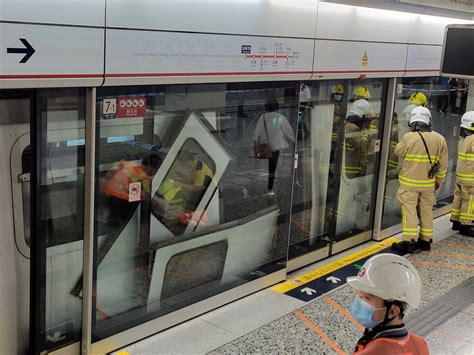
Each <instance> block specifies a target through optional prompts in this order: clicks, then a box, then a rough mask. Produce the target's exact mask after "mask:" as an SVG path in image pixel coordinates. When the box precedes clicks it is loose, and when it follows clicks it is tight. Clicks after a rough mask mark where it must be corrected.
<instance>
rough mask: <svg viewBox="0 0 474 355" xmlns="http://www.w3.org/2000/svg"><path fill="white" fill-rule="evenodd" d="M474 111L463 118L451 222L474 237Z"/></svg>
mask: <svg viewBox="0 0 474 355" xmlns="http://www.w3.org/2000/svg"><path fill="white" fill-rule="evenodd" d="M473 133H474V111H469V112H466V113H465V114H464V115H463V116H462V118H461V137H462V138H461V141H460V142H459V145H458V163H457V170H456V188H455V191H454V201H453V208H452V210H451V222H453V229H454V230H459V231H460V234H461V235H465V236H469V237H474V210H473V206H474V135H473Z"/></svg>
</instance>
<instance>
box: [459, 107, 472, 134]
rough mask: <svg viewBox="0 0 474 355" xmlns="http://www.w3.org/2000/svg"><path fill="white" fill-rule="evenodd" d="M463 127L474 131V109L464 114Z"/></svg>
mask: <svg viewBox="0 0 474 355" xmlns="http://www.w3.org/2000/svg"><path fill="white" fill-rule="evenodd" d="M461 127H463V128H466V129H468V130H470V131H474V111H468V112H466V113H465V114H464V115H462V118H461Z"/></svg>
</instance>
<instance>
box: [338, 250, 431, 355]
mask: <svg viewBox="0 0 474 355" xmlns="http://www.w3.org/2000/svg"><path fill="white" fill-rule="evenodd" d="M347 283H348V284H349V285H350V286H351V287H352V288H353V289H354V290H355V291H356V292H357V296H356V298H355V300H354V302H353V303H352V307H351V313H352V316H353V317H354V319H355V320H356V321H357V322H358V323H360V324H361V325H362V326H363V327H365V331H364V335H363V336H362V337H361V338H360V339H359V340H358V341H357V345H356V349H355V351H354V354H364V355H372V354H373V355H379V354H384V355H396V354H399V355H401V354H413V355H425V354H426V355H427V354H429V349H428V345H427V343H426V341H425V339H423V338H422V337H420V336H417V335H415V334H413V333H411V332H409V331H408V330H407V329H406V327H405V325H404V323H403V318H404V316H405V312H406V310H407V308H408V307H410V308H417V307H418V306H419V304H420V299H421V279H420V275H419V274H418V271H417V270H416V269H415V267H414V266H413V265H412V264H411V263H410V262H409V261H408V260H406V259H405V258H403V257H401V256H399V255H395V254H386V253H384V254H379V255H375V256H373V257H371V258H370V259H368V260H367V261H366V262H365V263H364V265H363V266H362V268H361V269H360V271H359V273H358V274H357V276H352V277H348V278H347Z"/></svg>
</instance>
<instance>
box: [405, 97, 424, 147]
mask: <svg viewBox="0 0 474 355" xmlns="http://www.w3.org/2000/svg"><path fill="white" fill-rule="evenodd" d="M425 105H426V95H425V94H423V93H422V92H421V91H417V92H414V93H413V94H411V95H410V97H409V98H408V106H407V107H405V108H404V110H403V111H402V114H401V117H400V135H399V139H402V137H403V136H404V135H405V134H406V133H408V132H410V128H409V125H408V124H409V122H410V114H411V112H412V111H413V110H414V109H415V108H417V107H420V106H423V107H425Z"/></svg>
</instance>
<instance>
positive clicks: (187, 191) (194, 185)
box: [152, 150, 214, 219]
mask: <svg viewBox="0 0 474 355" xmlns="http://www.w3.org/2000/svg"><path fill="white" fill-rule="evenodd" d="M177 161H178V162H179V163H180V164H181V165H182V166H184V167H186V168H187V169H189V173H190V174H189V176H188V177H187V178H185V179H178V178H177V177H175V176H172V177H167V178H166V179H165V180H164V181H163V182H162V183H161V184H160V186H159V187H158V191H157V194H156V195H155V196H154V197H153V200H152V212H153V214H154V215H155V216H163V215H165V214H166V213H167V212H168V211H170V210H172V211H174V212H175V213H172V218H173V219H174V218H175V217H176V213H178V212H181V211H183V210H184V209H185V208H187V209H191V210H194V208H196V207H197V203H198V202H199V199H200V198H201V197H202V194H203V193H204V192H205V189H206V188H207V187H208V186H209V185H210V184H211V182H212V180H213V178H214V172H213V171H212V170H211V169H210V168H209V166H208V165H207V164H205V163H204V162H202V161H201V160H198V159H195V158H194V155H193V154H192V153H191V152H190V151H188V150H182V151H181V152H180V153H179V154H178V157H177Z"/></svg>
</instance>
